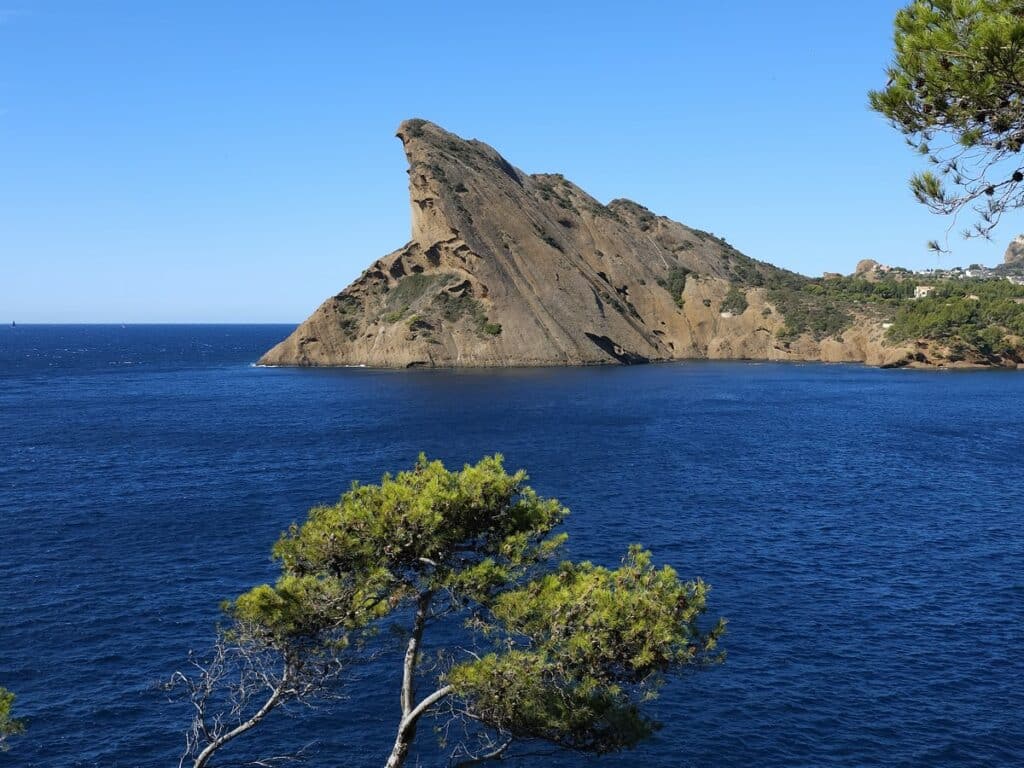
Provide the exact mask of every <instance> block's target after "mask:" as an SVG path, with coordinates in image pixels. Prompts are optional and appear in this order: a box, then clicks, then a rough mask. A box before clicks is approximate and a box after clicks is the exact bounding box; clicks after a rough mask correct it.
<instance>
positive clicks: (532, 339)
mask: <svg viewBox="0 0 1024 768" xmlns="http://www.w3.org/2000/svg"><path fill="white" fill-rule="evenodd" d="M398 138H400V139H401V141H402V145H403V147H404V149H405V154H406V157H407V158H408V162H409V196H410V200H411V207H412V238H411V240H410V241H409V242H408V243H407V244H406V245H404V246H402V247H401V248H399V249H398V250H397V251H394V252H393V253H390V254H388V255H387V256H385V257H383V258H382V259H379V260H378V261H376V262H374V263H373V264H372V265H371V266H370V267H369V268H368V269H367V270H366V271H364V272H363V274H362V275H360V277H359V278H357V279H356V280H355V282H353V283H352V284H351V285H350V286H349V287H348V288H346V289H345V290H344V291H342V292H341V293H339V294H337V295H336V296H333V297H331V298H329V299H327V301H325V302H324V303H323V304H322V305H321V306H320V308H319V309H317V310H316V311H315V312H314V313H313V314H312V315H311V316H310V317H309V319H307V320H306V321H305V322H304V323H302V324H301V325H300V326H299V327H298V328H297V329H296V330H295V332H294V333H292V334H291V335H290V336H289V337H288V338H287V339H285V340H284V341H283V342H281V343H280V344H278V345H277V346H276V347H274V348H273V349H271V350H270V351H269V352H267V353H266V354H265V355H264V356H263V358H262V359H261V361H260V362H261V363H262V364H265V365H308V366H337V365H367V366H372V367H410V366H529V365H586V364H599V363H622V364H631V363H638V362H646V361H653V360H677V359H687V358H718V359H757V360H828V361H860V362H868V363H870V364H873V365H885V364H891V363H894V362H897V361H900V360H903V359H905V358H906V356H907V349H906V348H893V347H888V346H886V345H884V343H883V339H882V336H883V331H882V329H881V325H880V323H879V322H878V321H876V320H867V319H864V318H859V319H858V320H857V322H856V324H855V325H854V327H853V328H850V329H847V330H846V331H844V332H843V334H842V337H841V338H829V339H824V340H821V341H816V340H814V339H812V338H810V337H801V338H799V339H796V340H794V341H792V342H788V343H783V342H781V341H780V340H779V338H778V332H779V330H780V328H781V327H782V326H783V325H784V322H785V321H784V318H783V317H782V315H781V314H780V313H779V312H778V311H777V310H776V309H775V308H774V307H773V306H772V304H771V302H770V301H769V300H768V292H767V290H766V289H765V288H764V287H763V286H764V284H765V283H767V282H768V281H769V280H770V279H772V278H780V277H784V278H786V279H789V280H792V279H796V280H799V279H802V278H799V276H797V275H794V274H793V273H787V272H785V271H784V270H780V269H778V268H776V267H773V266H771V265H770V264H766V263H764V262H759V261H755V260H753V259H751V258H749V257H747V256H744V255H743V254H742V253H740V252H739V251H737V250H736V249H735V248H733V247H732V246H730V245H728V244H727V243H726V242H725V241H724V240H722V239H720V238H718V237H715V236H714V235H711V234H709V233H707V232H702V231H700V230H696V229H691V228H690V227H686V226H684V225H682V224H679V223H677V222H675V221H671V220H670V219H667V218H665V217H664V216H658V215H655V214H654V213H652V212H651V211H649V210H647V209H646V208H644V207H643V206H641V205H638V204H637V203H634V202H632V201H629V200H613V201H612V202H611V203H609V204H608V205H602V204H601V203H600V202H598V201H597V200H595V199H594V198H592V197H591V196H590V195H588V194H587V193H586V192H584V191H583V190H582V189H580V188H579V187H577V186H576V185H574V184H573V183H571V182H570V181H568V180H566V179H565V178H563V177H562V176H560V175H557V174H533V175H530V174H526V173H524V172H522V171H520V170H518V169H517V168H515V167H514V166H512V165H511V164H510V163H508V161H506V160H505V159H504V158H503V157H502V156H501V155H500V154H498V152H496V151H495V150H494V149H492V148H491V147H489V146H487V145H486V144H483V143H481V142H479V141H475V140H472V141H467V140H464V139H461V138H459V137H458V136H455V135H454V134H451V133H448V132H447V131H444V130H443V129H441V128H440V127H438V126H436V125H434V124H432V123H429V122H426V121H423V120H408V121H406V122H403V123H402V125H401V126H400V127H399V129H398ZM862 264H863V262H862ZM859 268H860V267H858V269H859ZM737 286H739V287H741V288H742V290H743V291H744V292H745V296H746V303H747V306H746V308H745V309H744V310H743V311H738V307H736V306H734V305H733V304H729V305H728V307H727V308H726V310H725V311H723V302H725V301H726V296H727V294H729V292H730V288H735V287H737ZM733 294H735V290H734V291H733ZM733 310H737V311H733Z"/></svg>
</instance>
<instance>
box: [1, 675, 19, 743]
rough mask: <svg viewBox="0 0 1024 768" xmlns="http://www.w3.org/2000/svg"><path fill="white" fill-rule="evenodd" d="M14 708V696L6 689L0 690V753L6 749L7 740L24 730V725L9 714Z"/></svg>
mask: <svg viewBox="0 0 1024 768" xmlns="http://www.w3.org/2000/svg"><path fill="white" fill-rule="evenodd" d="M13 708H14V694H13V693H11V692H10V691H8V690H7V689H6V688H0V751H5V750H7V748H8V744H7V740H8V739H9V738H10V737H11V736H17V735H18V734H19V733H22V732H23V731H24V730H25V724H24V723H22V722H21V721H20V720H15V719H14V718H13V716H12V714H11V710H12V709H13Z"/></svg>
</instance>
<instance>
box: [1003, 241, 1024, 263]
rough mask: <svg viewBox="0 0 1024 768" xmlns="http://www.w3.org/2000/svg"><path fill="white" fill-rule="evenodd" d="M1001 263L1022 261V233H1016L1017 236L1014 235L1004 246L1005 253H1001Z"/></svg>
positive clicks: (1023, 260)
mask: <svg viewBox="0 0 1024 768" xmlns="http://www.w3.org/2000/svg"><path fill="white" fill-rule="evenodd" d="M1003 263H1004V264H1022V263H1024V235H1017V237H1015V238H1014V239H1013V240H1012V241H1011V242H1010V244H1009V245H1008V246H1007V247H1006V253H1005V254H1004V255H1003Z"/></svg>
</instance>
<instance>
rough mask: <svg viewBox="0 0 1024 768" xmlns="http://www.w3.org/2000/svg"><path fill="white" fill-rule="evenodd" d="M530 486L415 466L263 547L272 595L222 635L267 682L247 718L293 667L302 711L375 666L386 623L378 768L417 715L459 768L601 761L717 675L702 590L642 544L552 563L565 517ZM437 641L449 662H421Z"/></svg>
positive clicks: (411, 736)
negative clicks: (387, 746) (390, 722)
mask: <svg viewBox="0 0 1024 768" xmlns="http://www.w3.org/2000/svg"><path fill="white" fill-rule="evenodd" d="M526 480H527V476H526V474H525V473H524V472H522V471H520V472H516V473H515V474H508V473H507V472H506V471H505V469H504V467H503V464H502V459H501V457H500V456H493V457H488V458H485V459H483V460H481V461H480V462H479V463H478V464H476V465H474V466H468V465H467V466H466V467H464V468H463V469H462V470H461V471H458V472H450V471H448V470H446V469H445V468H444V466H443V465H442V464H441V463H440V462H436V461H433V462H430V461H427V460H426V459H425V458H424V457H422V456H421V457H420V460H419V461H418V462H417V464H416V466H415V467H414V469H412V470H411V471H407V472H401V473H399V474H398V475H396V476H389V475H385V476H384V478H383V479H382V481H381V483H380V485H367V486H361V485H358V484H355V485H353V486H352V489H351V490H350V491H349V492H348V493H346V494H345V495H344V496H343V497H342V499H341V501H340V502H339V503H338V504H336V505H333V506H325V507H317V508H314V509H313V510H311V511H310V513H309V516H308V518H307V520H306V521H305V522H304V523H303V524H302V525H294V526H292V528H291V529H290V530H289V531H288V532H287V533H286V534H284V535H283V536H282V538H281V539H280V540H279V541H278V543H277V544H276V545H275V547H274V556H275V558H276V559H277V560H278V561H279V563H280V565H281V571H282V573H281V577H280V579H279V580H278V582H277V583H276V584H275V585H274V586H269V585H263V586H260V587H256V588H255V589H253V590H251V591H249V592H247V593H245V594H244V595H242V596H240V597H239V598H238V599H237V600H235V601H234V602H232V603H230V604H228V605H227V606H226V607H227V611H228V614H229V616H230V618H231V622H232V626H233V627H239V626H242V627H244V628H245V630H244V632H240V633H239V632H237V630H231V631H227V632H222V634H221V647H222V648H224V649H225V652H230V653H233V654H237V653H239V651H238V649H239V648H240V647H244V646H245V645H246V644H247V643H250V642H251V640H250V638H252V637H253V636H256V637H259V638H261V639H260V642H261V643H262V645H260V646H259V648H261V649H263V652H266V653H269V655H270V657H271V658H272V659H273V660H274V665H275V666H274V667H273V668H274V669H276V670H279V671H278V672H276V673H275V674H273V675H270V676H269V677H268V678H267V681H266V682H265V683H264V684H262V686H260V688H261V690H262V691H263V694H264V699H263V702H264V703H263V705H261V706H256V705H251V706H252V708H254V709H255V714H256V715H260V718H259V720H262V718H263V717H265V716H266V714H268V713H269V711H270V710H271V709H273V708H275V707H276V706H278V703H281V700H282V699H283V698H284V695H283V694H282V695H280V696H278V698H277V699H275V700H274V702H271V699H273V697H274V695H275V691H277V690H278V689H280V688H282V684H283V681H284V679H285V674H286V672H287V670H288V669H289V668H290V667H289V663H290V662H289V658H297V659H299V662H298V664H299V666H300V667H301V669H303V670H304V672H305V675H306V682H307V687H306V688H305V689H303V690H301V691H291V689H289V690H290V693H289V694H288V695H289V696H290V698H291V699H292V700H295V699H302V698H306V697H308V696H310V695H313V694H315V693H316V692H319V691H322V690H325V689H326V688H327V684H326V679H325V676H324V673H325V672H336V671H337V670H339V669H340V668H342V665H343V664H347V663H352V662H353V661H354V660H355V659H356V658H357V656H358V654H359V653H361V652H362V649H364V648H365V647H367V646H369V645H371V644H376V645H377V646H378V648H377V653H378V654H383V653H386V652H387V649H388V646H387V642H386V638H387V636H388V635H387V634H385V633H381V632H379V631H378V630H380V629H381V628H382V627H383V626H384V625H385V624H387V623H396V624H397V625H398V626H399V627H400V628H401V630H402V634H403V635H404V638H405V639H404V641H403V645H404V650H402V651H401V652H398V653H397V655H398V656H399V657H400V658H396V663H398V664H400V666H401V672H402V675H401V683H400V685H399V688H398V690H396V691H395V695H396V699H397V704H398V711H397V713H396V724H395V735H394V743H393V747H392V749H391V753H390V755H389V756H388V758H387V760H386V765H387V766H388V768H398V766H402V765H404V764H405V762H406V760H407V758H408V755H409V752H410V749H411V748H412V746H413V744H414V742H415V739H416V735H417V730H418V727H419V725H420V724H421V722H422V721H423V720H424V718H427V717H429V718H431V719H432V720H433V721H434V723H435V727H436V729H437V731H438V732H439V733H440V734H441V739H442V745H443V747H444V748H445V749H446V750H447V751H448V753H449V755H450V758H451V760H452V762H453V763H455V764H460V765H462V764H470V763H479V762H482V761H485V760H489V759H497V758H500V757H503V756H505V755H507V754H509V753H510V752H511V751H512V750H514V749H515V747H516V745H517V743H530V742H532V743H534V744H536V743H537V742H541V743H546V744H548V745H552V746H554V747H557V748H564V749H570V750H577V751H580V752H586V753H596V754H601V753H608V752H614V751H617V750H621V749H625V748H628V747H632V746H634V745H635V744H637V743H639V742H640V741H642V740H643V739H644V738H645V737H647V736H649V735H650V734H651V733H653V732H654V731H655V730H656V729H657V728H658V723H656V722H655V721H654V720H653V719H652V718H651V717H650V715H649V714H648V713H646V712H645V706H644V705H645V703H646V702H648V701H650V700H651V699H653V698H655V697H656V696H657V694H658V692H659V690H660V689H661V687H662V685H663V684H664V683H665V682H666V681H667V680H668V678H669V677H671V676H672V675H675V674H678V673H680V672H682V671H683V670H685V669H687V668H693V669H697V668H700V667H702V666H704V665H707V664H710V663H713V662H715V661H718V660H720V659H721V656H720V654H718V653H717V651H716V644H717V641H718V638H719V636H720V635H721V633H722V632H723V631H724V622H722V621H719V622H717V623H716V624H714V625H711V626H708V627H706V628H704V627H702V626H699V624H701V623H702V622H701V618H702V615H703V614H704V612H705V609H706V598H707V590H708V588H707V586H706V585H705V584H704V583H703V582H701V581H699V580H697V581H682V580H680V579H679V577H678V576H677V574H676V572H675V571H673V570H672V569H671V568H668V567H661V568H657V567H655V566H654V564H653V561H652V558H651V555H650V554H649V553H648V552H646V551H645V550H643V549H642V548H640V547H638V546H634V547H632V548H630V549H629V551H628V553H627V554H626V556H625V557H624V559H623V560H622V562H621V564H620V566H619V567H618V568H615V569H609V568H604V567H601V566H597V565H594V564H591V563H588V562H584V563H572V562H562V563H557V562H555V561H554V558H555V556H556V555H557V553H558V550H559V549H560V547H561V546H562V545H563V543H564V542H565V539H566V536H565V534H559V533H555V529H556V527H557V526H558V525H559V524H560V523H561V522H562V520H563V519H564V518H565V516H566V514H567V513H568V510H566V509H565V508H564V507H562V506H561V505H560V504H559V503H558V502H557V501H556V500H553V499H543V498H540V497H539V496H538V495H537V494H536V493H535V492H534V491H533V490H532V489H531V488H530V487H529V486H527V485H526ZM435 628H436V629H438V630H440V632H439V634H440V635H441V636H442V637H443V638H445V639H446V640H447V641H448V647H445V648H442V649H441V650H440V651H439V653H438V655H437V656H436V657H434V656H430V657H428V655H427V654H425V652H424V642H425V640H426V639H427V638H429V636H430V633H431V632H432V631H433V630H434V629H435ZM452 637H458V638H459V639H458V642H457V643H452V642H451V638H452ZM228 649H230V651H228ZM357 649H358V650H357ZM310 659H314V660H316V663H315V664H314V666H313V667H309V666H306V665H307V664H308V662H309V660H310ZM240 668H241V669H245V670H248V669H251V668H252V664H251V663H250V662H249V661H248V660H243V661H242V663H241V664H240ZM311 669H312V673H311V672H310V670H311ZM245 674H248V675H249V676H250V677H251V676H252V673H251V672H247V673H245ZM244 676H245V675H243V677H244ZM228 677H229V678H230V679H229V683H228V686H227V687H228V689H232V687H233V686H234V687H237V686H236V683H237V680H238V679H239V676H238V673H237V672H236V673H234V676H228ZM188 679H190V680H191V685H192V688H193V690H199V691H202V692H203V695H204V696H205V697H206V698H217V697H221V698H224V696H225V694H224V692H223V691H222V690H220V688H221V687H222V686H221V685H220V682H219V680H218V679H217V675H216V674H213V675H210V674H208V673H207V672H205V671H201V672H200V674H198V675H194V676H192V677H191V678H188ZM284 687H285V688H287V686H284ZM200 698H203V697H202V696H200ZM227 698H228V699H233V698H237V696H235V695H234V694H228V696H227ZM271 703H273V706H268V705H269V704H271ZM347 716H348V717H351V713H347ZM253 719H254V718H253V717H252V716H250V717H244V718H243V717H242V715H240V714H238V713H236V714H235V719H234V720H231V722H232V723H234V726H233V727H232V728H231V729H228V730H222V732H221V735H222V736H223V735H225V734H227V733H233V734H234V735H235V736H237V735H240V734H241V733H243V732H244V730H248V729H249V728H252V727H254V726H255V725H256V724H258V722H259V720H256V722H252V720H253ZM250 723H251V724H250ZM240 726H247V727H246V728H245V729H244V730H242V731H238V728H239V727H240ZM199 730H200V731H201V730H202V729H201V728H200V729H199ZM236 731H238V732H237V733H236ZM196 732H197V731H196V728H195V727H194V728H193V731H192V733H193V735H194V734H195V733H196ZM232 738H234V736H232ZM215 741H216V740H215V739H214V740H211V739H210V738H208V737H206V738H205V747H204V749H205V750H206V752H205V756H204V753H202V752H201V751H200V750H198V749H196V746H197V742H196V740H195V738H194V737H193V738H192V740H191V741H190V750H192V752H191V754H192V755H193V756H194V757H195V761H194V766H196V767H197V768H200V767H201V766H203V765H206V764H207V763H208V762H209V760H210V757H211V756H212V754H213V753H214V752H216V750H217V749H219V748H220V746H223V744H224V743H226V741H223V742H222V743H220V744H217V745H216V746H214V747H213V749H212V750H211V749H210V747H211V745H213V744H214V743H215ZM382 757H383V756H382Z"/></svg>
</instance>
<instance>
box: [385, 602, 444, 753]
mask: <svg viewBox="0 0 1024 768" xmlns="http://www.w3.org/2000/svg"><path fill="white" fill-rule="evenodd" d="M433 599H434V593H433V592H431V591H427V592H423V593H422V594H421V595H420V596H419V598H418V599H417V601H416V616H415V618H414V619H413V625H412V636H411V637H410V638H409V644H408V646H406V649H405V665H404V668H403V671H402V696H401V702H402V720H401V722H400V723H399V724H398V733H397V734H396V735H395V745H394V747H392V749H391V755H390V757H388V761H387V763H386V768H401V767H402V766H403V765H405V760H406V758H407V757H408V756H409V747H411V746H412V742H413V739H415V738H416V724H417V723H418V722H419V719H420V717H421V716H422V715H423V713H424V712H426V711H427V710H428V709H430V707H432V706H433V705H434V704H436V703H437V702H439V701H440V700H441V699H443V698H444V697H445V696H447V695H448V694H449V693H451V686H445V687H444V688H441V689H439V690H436V691H434V692H433V693H432V694H430V695H429V696H427V697H426V698H425V699H424V700H423V701H421V702H420V703H419V704H416V705H414V704H413V702H414V701H415V700H416V665H417V663H418V660H419V652H420V644H421V643H422V641H423V628H424V626H426V623H427V614H428V613H429V612H430V603H431V601H432V600H433Z"/></svg>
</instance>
